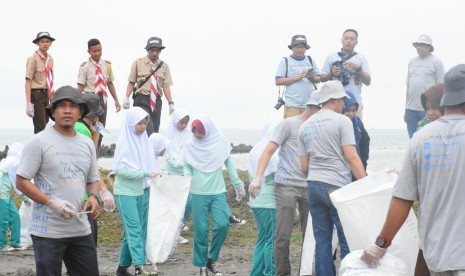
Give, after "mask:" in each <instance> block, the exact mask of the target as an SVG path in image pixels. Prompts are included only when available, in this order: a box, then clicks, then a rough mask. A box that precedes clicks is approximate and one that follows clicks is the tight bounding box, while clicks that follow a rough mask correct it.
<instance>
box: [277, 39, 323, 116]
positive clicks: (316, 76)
mask: <svg viewBox="0 0 465 276" xmlns="http://www.w3.org/2000/svg"><path fill="white" fill-rule="evenodd" d="M287 47H288V48H289V50H292V54H291V55H290V56H288V57H285V58H283V59H281V61H280V62H279V65H278V69H277V71H276V76H275V84H276V85H277V86H281V85H282V86H286V89H285V93H284V102H285V105H284V118H288V117H293V116H297V115H299V114H302V113H303V112H304V111H305V109H306V108H307V106H306V105H305V104H306V103H307V102H308V100H309V99H310V95H311V94H312V92H313V91H314V90H315V89H316V86H315V85H314V84H315V83H319V82H320V71H319V70H318V67H317V65H316V62H315V60H313V59H312V58H311V57H310V56H305V51H307V50H308V49H310V46H309V45H308V44H307V38H306V37H305V36H304V35H295V36H293V37H292V40H291V44H289V45H288V46H287Z"/></svg>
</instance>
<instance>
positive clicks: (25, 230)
mask: <svg viewBox="0 0 465 276" xmlns="http://www.w3.org/2000/svg"><path fill="white" fill-rule="evenodd" d="M29 201H30V203H31V204H30V205H29V206H27V205H26V203H24V202H22V203H21V207H19V211H18V213H19V217H20V220H21V236H20V239H19V245H20V246H26V247H30V246H32V239H31V235H30V234H29V222H30V221H31V218H32V204H34V202H33V201H32V200H31V199H29Z"/></svg>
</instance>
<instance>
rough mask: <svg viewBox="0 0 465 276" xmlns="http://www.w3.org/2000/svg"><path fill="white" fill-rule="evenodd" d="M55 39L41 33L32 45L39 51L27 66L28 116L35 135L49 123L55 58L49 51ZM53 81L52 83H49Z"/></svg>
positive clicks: (29, 59) (45, 33) (29, 60)
mask: <svg viewBox="0 0 465 276" xmlns="http://www.w3.org/2000/svg"><path fill="white" fill-rule="evenodd" d="M54 40H55V39H54V38H53V37H51V36H50V34H49V33H48V32H40V33H38V34H37V37H36V38H35V39H34V40H33V41H32V43H34V44H37V46H39V49H37V51H35V53H34V54H33V55H32V56H30V57H29V58H28V59H27V64H26V114H27V115H28V116H29V117H31V118H32V122H33V124H34V133H38V132H40V131H42V130H44V128H45V126H46V125H47V123H48V116H47V114H46V113H45V107H46V106H47V105H48V102H49V97H50V96H49V94H50V93H51V92H52V91H53V73H54V72H53V58H52V56H51V55H50V54H48V50H49V48H50V46H51V45H52V42H53V41H54ZM48 81H51V82H52V83H48Z"/></svg>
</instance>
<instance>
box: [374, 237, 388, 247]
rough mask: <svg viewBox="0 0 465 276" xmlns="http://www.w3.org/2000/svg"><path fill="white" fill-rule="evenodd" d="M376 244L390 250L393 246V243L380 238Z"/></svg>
mask: <svg viewBox="0 0 465 276" xmlns="http://www.w3.org/2000/svg"><path fill="white" fill-rule="evenodd" d="M375 244H376V245H377V246H379V247H381V248H388V247H389V246H390V245H391V242H390V241H387V240H386V239H385V238H384V237H381V236H378V237H377V238H376V241H375Z"/></svg>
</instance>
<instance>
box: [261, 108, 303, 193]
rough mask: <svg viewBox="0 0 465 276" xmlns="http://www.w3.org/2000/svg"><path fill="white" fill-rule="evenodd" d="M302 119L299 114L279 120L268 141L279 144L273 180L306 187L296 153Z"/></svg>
mask: <svg viewBox="0 0 465 276" xmlns="http://www.w3.org/2000/svg"><path fill="white" fill-rule="evenodd" d="M303 122H304V121H303V120H302V119H300V116H294V117H291V118H287V119H284V120H282V121H281V122H279V124H278V125H277V126H276V129H275V131H274V133H273V136H272V137H271V139H270V141H271V142H274V143H276V144H277V145H278V146H280V149H279V153H278V156H279V161H278V165H277V169H276V176H275V179H274V180H275V182H277V183H280V184H283V185H290V186H296V187H307V181H306V179H305V176H304V174H303V173H302V169H301V168H300V159H299V155H298V154H297V153H298V142H297V135H298V133H299V127H300V126H301V125H302V123H303Z"/></svg>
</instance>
